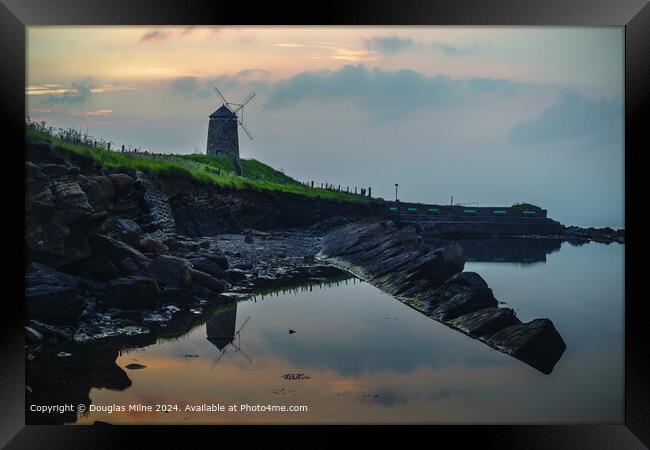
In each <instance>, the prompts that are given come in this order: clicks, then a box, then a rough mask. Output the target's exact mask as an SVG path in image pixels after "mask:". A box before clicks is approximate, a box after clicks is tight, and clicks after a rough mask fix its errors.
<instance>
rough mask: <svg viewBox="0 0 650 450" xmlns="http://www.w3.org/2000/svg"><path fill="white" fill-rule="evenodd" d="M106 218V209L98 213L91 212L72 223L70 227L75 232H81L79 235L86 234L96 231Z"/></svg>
mask: <svg viewBox="0 0 650 450" xmlns="http://www.w3.org/2000/svg"><path fill="white" fill-rule="evenodd" d="M106 219H108V213H107V212H106V211H100V212H98V213H93V214H89V215H87V216H85V217H84V218H82V219H81V220H79V222H78V223H76V224H74V225H73V226H71V227H70V228H71V229H72V230H73V232H75V233H81V235H87V234H90V233H92V232H95V231H98V229H99V228H100V227H102V225H104V222H106Z"/></svg>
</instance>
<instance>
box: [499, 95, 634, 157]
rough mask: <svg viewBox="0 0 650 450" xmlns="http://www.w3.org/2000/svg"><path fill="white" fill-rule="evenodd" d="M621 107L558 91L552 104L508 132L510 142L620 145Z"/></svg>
mask: <svg viewBox="0 0 650 450" xmlns="http://www.w3.org/2000/svg"><path fill="white" fill-rule="evenodd" d="M622 132H623V104H622V102H620V101H618V100H614V99H609V98H605V97H603V98H600V99H599V100H589V99H587V98H585V97H584V96H583V95H582V94H580V93H579V92H576V91H574V90H562V91H560V93H559V96H558V99H557V101H556V103H555V104H553V105H552V106H550V107H549V108H547V109H546V110H544V111H542V113H541V114H540V115H539V116H537V117H534V118H532V119H530V120H526V121H524V122H521V123H519V124H517V125H516V126H515V127H513V128H512V130H511V131H510V136H509V138H510V142H511V143H512V144H520V145H539V144H551V143H555V142H558V141H561V140H565V139H580V138H586V139H588V141H589V143H590V144H591V145H594V144H597V143H598V142H603V141H606V142H612V140H619V141H620V142H622Z"/></svg>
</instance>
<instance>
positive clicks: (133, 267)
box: [117, 258, 142, 276]
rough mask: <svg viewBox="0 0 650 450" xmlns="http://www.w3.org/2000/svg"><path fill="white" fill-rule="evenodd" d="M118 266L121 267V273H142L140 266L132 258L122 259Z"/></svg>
mask: <svg viewBox="0 0 650 450" xmlns="http://www.w3.org/2000/svg"><path fill="white" fill-rule="evenodd" d="M117 267H118V268H119V271H120V273H121V274H122V275H125V276H129V275H141V274H142V270H141V269H140V266H138V265H137V264H136V263H135V261H133V259H132V258H124V259H122V260H121V261H120V262H118V263H117Z"/></svg>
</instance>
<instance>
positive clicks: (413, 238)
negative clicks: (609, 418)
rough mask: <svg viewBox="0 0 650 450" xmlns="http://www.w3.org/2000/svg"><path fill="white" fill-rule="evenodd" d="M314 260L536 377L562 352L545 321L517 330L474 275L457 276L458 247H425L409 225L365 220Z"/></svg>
mask: <svg viewBox="0 0 650 450" xmlns="http://www.w3.org/2000/svg"><path fill="white" fill-rule="evenodd" d="M318 258H319V259H320V260H321V261H323V262H326V263H329V264H332V265H335V266H336V267H339V268H341V269H343V270H346V271H348V272H350V273H352V274H354V275H355V276H358V277H359V278H361V279H363V280H365V281H367V282H369V283H370V284H373V285H374V286H377V287H378V288H380V289H382V290H383V291H385V292H388V293H390V294H392V295H393V296H395V297H396V298H397V299H399V300H400V301H402V302H404V303H406V304H408V305H409V306H411V307H413V308H415V309H417V310H418V311H420V312H422V313H423V314H425V315H427V316H429V317H431V318H433V319H435V320H438V321H440V322H442V323H444V324H445V325H448V326H450V327H452V328H454V329H457V330H459V331H462V332H463V333H465V334H467V335H469V336H471V337H473V338H477V339H480V340H481V341H483V342H484V343H486V344H487V345H489V346H490V347H492V348H495V349H497V350H499V351H501V352H504V353H507V354H509V355H512V356H514V357H515V358H518V359H520V360H521V361H523V362H525V363H527V364H529V365H531V366H532V367H534V368H536V369H538V370H539V371H541V372H543V373H546V374H548V373H551V371H552V370H553V367H554V366H555V364H556V363H557V361H558V360H559V359H560V357H561V356H562V354H563V353H564V350H565V349H566V344H565V343H564V340H563V339H562V337H561V336H560V334H559V333H558V332H557V330H556V329H555V327H554V326H553V323H552V322H551V321H550V320H549V319H535V320H532V321H530V322H526V323H522V322H521V320H519V319H518V318H517V316H516V314H515V312H514V311H513V310H512V309H510V308H502V307H500V306H499V302H498V301H497V299H496V298H495V297H494V295H493V293H492V290H491V289H490V288H489V287H488V285H487V283H486V282H485V280H483V278H481V276H480V275H479V274H477V273H474V272H463V268H464V264H465V259H464V256H463V250H462V248H461V247H460V245H458V244H457V243H455V242H452V243H450V244H448V245H446V246H444V247H442V248H431V247H430V246H428V245H425V244H424V243H423V242H422V239H421V237H420V236H419V235H418V233H417V232H416V230H415V227H413V226H404V227H397V226H396V225H395V224H394V223H393V222H391V221H386V220H381V219H366V220H361V221H357V222H353V223H350V224H346V225H343V226H340V227H336V228H333V229H332V230H330V231H328V232H326V233H325V235H324V237H323V242H322V250H321V252H320V253H319V255H318Z"/></svg>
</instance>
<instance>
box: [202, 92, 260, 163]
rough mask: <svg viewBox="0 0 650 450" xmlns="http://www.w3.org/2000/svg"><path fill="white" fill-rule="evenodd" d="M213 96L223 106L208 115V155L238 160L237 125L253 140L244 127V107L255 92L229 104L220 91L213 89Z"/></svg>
mask: <svg viewBox="0 0 650 450" xmlns="http://www.w3.org/2000/svg"><path fill="white" fill-rule="evenodd" d="M214 92H215V94H217V96H218V97H219V98H220V99H221V101H222V102H223V104H222V105H221V107H220V108H219V109H217V110H216V111H215V112H213V113H212V114H210V123H209V125H208V146H207V149H206V153H207V154H208V155H213V156H216V155H219V156H229V157H231V158H233V159H235V160H236V161H237V160H239V137H238V130H237V125H238V124H239V125H240V126H241V127H242V129H243V130H244V132H245V133H246V134H247V135H248V137H249V138H250V139H251V140H253V135H252V134H251V133H250V131H249V130H248V128H246V126H245V125H244V120H243V119H244V105H246V103H248V102H249V101H250V100H251V99H252V98H253V97H255V92H251V93H250V94H248V96H247V97H246V98H245V99H244V100H243V101H242V102H241V103H230V102H229V101H227V100H226V97H224V96H223V94H222V93H221V91H220V90H219V89H218V88H217V87H215V88H214Z"/></svg>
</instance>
